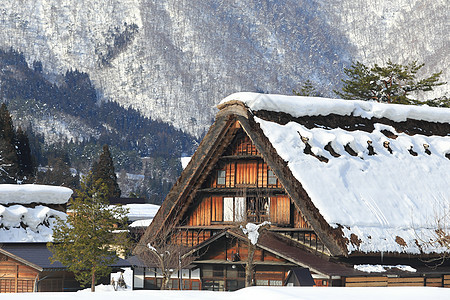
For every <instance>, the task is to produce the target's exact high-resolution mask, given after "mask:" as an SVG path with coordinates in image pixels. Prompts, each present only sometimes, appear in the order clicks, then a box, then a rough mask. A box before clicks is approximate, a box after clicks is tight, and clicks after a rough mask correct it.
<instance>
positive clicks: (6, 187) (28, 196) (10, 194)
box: [0, 184, 72, 204]
mask: <svg viewBox="0 0 450 300" xmlns="http://www.w3.org/2000/svg"><path fill="white" fill-rule="evenodd" d="M71 195H72V190H71V189H69V188H66V187H62V186H50V185H39V184H0V204H9V203H15V204H30V203H45V204H64V203H67V201H69V198H70V196H71Z"/></svg>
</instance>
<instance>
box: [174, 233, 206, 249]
mask: <svg viewBox="0 0 450 300" xmlns="http://www.w3.org/2000/svg"><path fill="white" fill-rule="evenodd" d="M210 237H211V231H210V230H200V231H198V230H183V231H180V232H178V233H177V234H176V236H175V238H174V242H175V244H177V245H180V244H181V245H184V246H188V247H192V246H195V245H198V244H200V243H202V242H204V241H206V240H207V239H209V238H210Z"/></svg>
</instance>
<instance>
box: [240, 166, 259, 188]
mask: <svg viewBox="0 0 450 300" xmlns="http://www.w3.org/2000/svg"><path fill="white" fill-rule="evenodd" d="M257 181H258V162H257V161H255V160H249V161H239V162H236V186H237V187H239V186H256V183H257Z"/></svg>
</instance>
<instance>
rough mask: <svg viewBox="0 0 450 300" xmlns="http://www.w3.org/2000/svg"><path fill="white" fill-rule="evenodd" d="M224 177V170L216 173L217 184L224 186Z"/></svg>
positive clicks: (225, 173)
mask: <svg viewBox="0 0 450 300" xmlns="http://www.w3.org/2000/svg"><path fill="white" fill-rule="evenodd" d="M226 176H227V172H226V171H225V170H219V171H217V184H219V185H225V178H226Z"/></svg>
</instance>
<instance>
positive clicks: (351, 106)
mask: <svg viewBox="0 0 450 300" xmlns="http://www.w3.org/2000/svg"><path fill="white" fill-rule="evenodd" d="M233 100H234V101H240V102H242V103H244V104H245V105H246V106H247V107H248V108H250V109H251V110H253V111H258V110H268V111H274V112H284V113H287V114H290V115H291V116H293V117H302V116H326V115H329V114H337V115H342V116H350V115H353V116H358V117H363V118H367V119H371V118H372V117H376V118H387V119H390V120H392V121H395V122H403V121H406V120H407V119H414V120H423V121H428V122H438V123H450V108H443V107H429V106H417V105H402V104H386V103H379V102H375V101H363V100H342V99H332V98H320V97H304V96H286V95H275V94H259V93H250V92H241V93H235V94H232V95H230V96H228V97H226V98H225V99H223V100H222V101H221V102H220V104H219V105H223V104H225V103H227V102H229V101H233Z"/></svg>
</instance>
